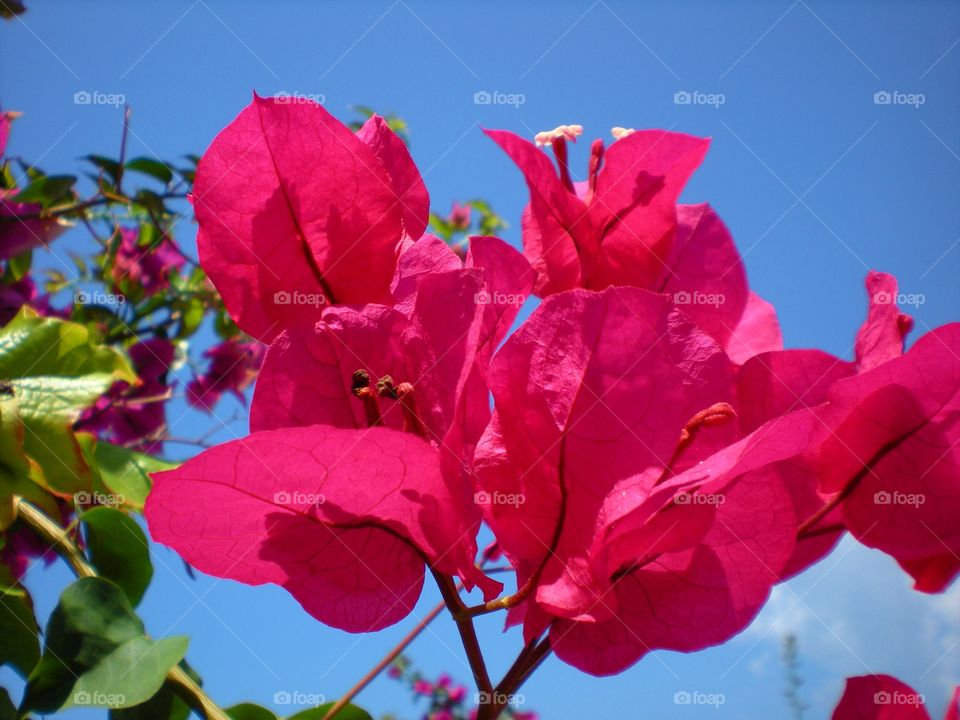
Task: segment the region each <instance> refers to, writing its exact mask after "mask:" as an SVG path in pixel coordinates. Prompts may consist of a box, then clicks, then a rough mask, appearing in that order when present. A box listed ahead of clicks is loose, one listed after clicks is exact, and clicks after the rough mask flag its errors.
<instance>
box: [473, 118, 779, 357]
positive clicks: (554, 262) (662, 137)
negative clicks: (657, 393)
mask: <svg viewBox="0 0 960 720" xmlns="http://www.w3.org/2000/svg"><path fill="white" fill-rule="evenodd" d="M580 132H582V128H580V127H579V126H561V127H560V128H558V129H557V130H556V131H553V132H550V133H545V134H544V133H541V134H540V135H539V136H538V140H537V142H538V144H545V145H550V146H551V147H552V149H553V152H554V155H555V156H556V159H557V168H558V171H559V174H558V172H557V170H554V168H553V166H552V165H551V163H550V160H549V159H548V157H547V156H546V155H545V154H544V153H543V152H541V151H540V150H538V149H537V148H536V147H535V146H534V145H533V144H532V143H530V142H528V141H526V140H523V139H522V138H520V137H518V136H516V135H514V134H512V133H509V132H505V131H502V130H490V131H487V135H489V136H490V137H491V138H492V139H493V140H494V141H495V142H496V143H497V144H498V145H500V147H501V148H503V150H504V151H505V152H506V153H507V154H508V155H509V156H510V157H511V159H512V160H513V161H514V162H515V163H516V164H517V166H518V167H519V168H520V170H521V171H522V172H523V174H524V177H525V178H526V181H527V187H528V189H529V191H530V204H529V205H528V206H527V208H526V209H525V210H524V214H523V222H522V226H523V247H524V254H525V255H526V257H527V259H528V260H529V261H530V264H531V265H532V266H533V268H534V269H535V270H536V271H537V273H538V278H537V283H536V285H535V287H534V290H535V292H536V293H537V294H538V295H541V296H547V295H550V294H553V293H557V292H561V291H563V290H568V289H571V288H575V287H584V288H588V289H591V290H602V289H604V288H605V287H608V286H610V285H626V286H633V287H640V288H646V289H648V290H654V291H656V292H663V293H668V294H670V295H671V297H672V298H673V299H674V301H675V302H676V303H677V304H678V305H683V309H684V311H685V312H686V313H687V314H688V315H689V316H690V317H691V318H693V319H694V320H696V321H697V323H698V324H699V325H700V327H701V328H702V329H703V330H705V331H707V332H708V333H709V334H710V335H712V336H713V337H714V338H715V339H716V340H717V342H719V343H720V344H721V345H722V346H723V347H724V348H725V349H726V350H727V352H728V354H729V355H730V357H731V358H732V359H733V360H734V362H736V363H738V364H740V363H742V362H744V361H745V360H746V359H747V358H749V357H750V356H751V355H755V354H757V353H759V352H766V351H769V350H778V349H780V348H781V347H782V346H783V345H782V340H781V337H780V329H779V325H778V323H777V318H776V314H775V313H774V311H773V308H772V306H770V305H769V304H768V303H766V302H765V301H763V300H762V299H760V298H759V297H758V296H757V295H755V294H754V293H751V292H750V291H749V288H748V286H747V278H746V272H745V270H744V267H743V263H742V261H741V259H740V254H739V253H738V252H737V249H736V246H735V245H734V243H733V239H732V238H731V236H730V233H729V232H728V230H727V228H726V226H725V225H724V224H723V222H722V221H721V220H720V218H719V217H718V216H717V214H716V213H715V212H714V211H713V209H712V208H710V206H709V205H707V204H700V205H677V204H676V203H677V198H678V196H679V194H680V191H681V190H682V189H683V186H684V185H685V184H686V181H687V179H688V178H689V177H690V175H691V174H692V173H693V171H694V170H695V169H696V168H697V166H699V164H700V162H701V161H702V160H703V157H704V155H705V153H706V151H707V146H708V144H709V141H708V140H706V139H702V138H695V137H692V136H690V135H682V134H678V133H671V132H664V131H661V130H644V131H639V132H632V131H631V132H627V133H620V134H619V138H620V139H618V140H617V141H616V142H615V143H614V144H613V145H612V146H611V147H610V148H609V149H606V148H604V145H603V142H602V141H600V140H595V141H594V143H593V145H592V146H591V156H590V164H589V171H588V180H587V182H585V183H574V182H573V181H572V180H571V178H570V173H569V169H568V168H567V140H568V139H575V138H576V136H577V135H579V134H580Z"/></svg>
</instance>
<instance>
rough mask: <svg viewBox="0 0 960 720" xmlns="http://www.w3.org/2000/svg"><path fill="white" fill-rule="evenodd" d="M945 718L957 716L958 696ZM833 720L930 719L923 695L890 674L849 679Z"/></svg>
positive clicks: (947, 719) (946, 719)
mask: <svg viewBox="0 0 960 720" xmlns="http://www.w3.org/2000/svg"><path fill="white" fill-rule="evenodd" d="M951 705H952V708H948V709H947V713H946V715H945V716H944V720H952V718H955V717H956V713H957V709H956V697H954V699H953V700H952V701H951ZM830 717H831V720H930V713H928V712H927V708H926V704H925V702H924V697H923V695H921V694H920V693H918V692H917V691H916V690H914V689H913V688H912V687H910V686H909V685H907V684H906V683H904V682H901V681H900V680H897V678H895V677H891V676H890V675H861V676H859V677H849V678H847V682H846V685H845V686H844V689H843V696H842V697H841V698H840V702H839V703H838V704H837V707H836V708H835V709H834V711H833V715H831V716H830Z"/></svg>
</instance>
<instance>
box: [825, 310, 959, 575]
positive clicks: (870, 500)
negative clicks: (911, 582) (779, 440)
mask: <svg viewBox="0 0 960 720" xmlns="http://www.w3.org/2000/svg"><path fill="white" fill-rule="evenodd" d="M958 358H960V323H953V324H949V325H944V326H942V327H939V328H936V329H935V330H933V331H931V332H929V333H927V334H926V335H924V336H923V337H921V338H920V339H918V340H917V342H916V343H914V345H913V346H912V347H911V348H910V350H909V351H908V352H907V353H905V354H904V355H902V356H900V357H897V358H895V359H893V360H889V361H888V362H885V363H883V364H882V365H878V366H877V367H875V368H873V369H872V370H869V371H867V372H864V373H859V374H857V375H855V376H852V377H849V378H846V379H843V380H840V381H838V382H836V383H834V384H833V385H832V386H831V387H830V390H829V392H828V393H827V404H826V405H825V406H824V409H823V411H822V412H821V413H820V415H821V418H822V421H823V424H824V431H823V436H824V437H823V440H822V442H820V443H818V444H817V448H818V450H817V452H816V453H815V455H816V460H817V461H818V463H819V466H820V472H819V478H820V490H821V492H823V493H826V494H830V495H834V496H836V497H838V498H839V499H842V509H843V517H844V522H845V524H846V526H847V528H848V529H849V530H850V532H851V533H853V535H854V536H855V537H856V538H857V539H858V540H860V542H862V543H864V544H865V545H867V546H868V547H873V548H877V549H879V550H882V551H884V552H886V553H888V554H890V555H892V556H893V557H894V558H895V559H896V560H897V561H898V562H900V564H901V565H902V566H903V567H904V569H905V570H906V571H907V572H908V573H910V574H911V575H912V576H913V577H914V579H915V580H916V588H917V589H918V590H922V591H926V592H938V591H941V590H943V589H944V588H945V587H946V586H947V585H948V584H949V583H950V582H951V581H952V580H953V578H955V577H956V576H957V574H958V573H960V523H958V522H957V518H958V517H960V422H958V418H960V359H958Z"/></svg>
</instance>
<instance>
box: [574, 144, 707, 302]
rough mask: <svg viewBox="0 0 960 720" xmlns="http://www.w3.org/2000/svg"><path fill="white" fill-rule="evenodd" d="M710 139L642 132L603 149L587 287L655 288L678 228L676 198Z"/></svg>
mask: <svg viewBox="0 0 960 720" xmlns="http://www.w3.org/2000/svg"><path fill="white" fill-rule="evenodd" d="M709 145H710V141H709V139H705V138H698V137H693V136H692V135H684V134H682V133H673V132H666V131H663V130H642V131H638V132H635V133H633V134H631V135H629V136H628V137H625V138H622V139H620V140H618V141H617V142H615V143H613V145H611V146H610V148H609V149H608V150H607V151H606V156H605V158H604V164H603V168H602V169H601V170H600V174H599V177H598V179H597V189H596V193H595V195H594V198H593V201H592V202H591V204H590V216H591V218H592V219H593V223H594V226H595V227H596V228H597V231H598V232H599V234H600V235H599V237H600V240H599V242H600V252H599V255H598V260H597V267H596V268H594V269H593V271H592V272H591V273H590V277H589V281H588V283H587V286H588V287H590V288H593V289H595V290H600V289H603V288H605V287H607V286H608V285H632V286H634V287H654V286H655V284H656V282H657V280H658V278H660V277H661V276H662V274H663V270H664V263H665V261H666V258H667V255H668V254H669V251H670V246H671V243H672V242H673V239H674V236H675V234H676V230H677V211H676V203H677V198H679V197H680V192H681V191H682V190H683V186H684V185H686V183H687V180H688V179H689V178H690V175H692V174H693V171H694V170H696V169H697V167H698V166H699V165H700V163H701V162H703V158H704V156H705V155H706V152H707V148H708V147H709Z"/></svg>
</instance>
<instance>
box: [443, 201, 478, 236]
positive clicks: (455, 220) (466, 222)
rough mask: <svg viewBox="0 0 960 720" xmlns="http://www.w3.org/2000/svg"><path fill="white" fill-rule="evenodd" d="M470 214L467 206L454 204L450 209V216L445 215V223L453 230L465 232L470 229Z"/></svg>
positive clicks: (470, 209)
mask: <svg viewBox="0 0 960 720" xmlns="http://www.w3.org/2000/svg"><path fill="white" fill-rule="evenodd" d="M471 212H472V208H471V207H470V206H469V205H463V204H461V203H458V202H454V203H453V206H452V207H451V208H450V214H449V215H447V223H449V225H450V226H451V227H452V228H453V229H454V230H460V231H463V230H466V229H467V228H469V227H470V215H471Z"/></svg>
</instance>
